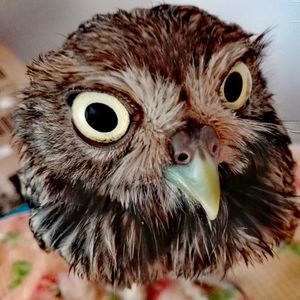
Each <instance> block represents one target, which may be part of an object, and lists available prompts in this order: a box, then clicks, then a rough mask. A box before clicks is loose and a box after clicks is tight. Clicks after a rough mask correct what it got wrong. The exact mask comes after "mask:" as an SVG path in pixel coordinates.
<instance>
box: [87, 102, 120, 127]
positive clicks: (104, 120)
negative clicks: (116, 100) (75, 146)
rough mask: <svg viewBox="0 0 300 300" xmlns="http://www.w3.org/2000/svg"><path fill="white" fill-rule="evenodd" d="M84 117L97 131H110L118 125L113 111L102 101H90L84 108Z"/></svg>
mask: <svg viewBox="0 0 300 300" xmlns="http://www.w3.org/2000/svg"><path fill="white" fill-rule="evenodd" d="M85 119H86V121H87V122H88V124H89V125H90V126H91V127H92V128H94V129H95V130H97V131H100V132H110V131H112V130H114V129H115V128H116V127H117V125H118V117H117V115H116V113H115V111H114V110H113V109H112V108H111V107H109V106H108V105H105V104H103V103H92V104H90V105H89V106H88V107H87V108H86V110H85Z"/></svg>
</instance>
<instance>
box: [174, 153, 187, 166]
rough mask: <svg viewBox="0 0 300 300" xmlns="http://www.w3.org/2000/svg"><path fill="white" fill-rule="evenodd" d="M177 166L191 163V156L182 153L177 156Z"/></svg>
mask: <svg viewBox="0 0 300 300" xmlns="http://www.w3.org/2000/svg"><path fill="white" fill-rule="evenodd" d="M175 161H176V163H177V164H187V163H188V162H189V161H190V156H189V154H188V153H186V152H181V153H179V154H177V155H176V156H175Z"/></svg>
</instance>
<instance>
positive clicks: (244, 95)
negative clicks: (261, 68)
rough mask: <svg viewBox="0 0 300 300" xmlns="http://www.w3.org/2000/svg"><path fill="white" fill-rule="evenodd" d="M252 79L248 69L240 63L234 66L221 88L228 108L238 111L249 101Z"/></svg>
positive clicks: (222, 96)
mask: <svg viewBox="0 0 300 300" xmlns="http://www.w3.org/2000/svg"><path fill="white" fill-rule="evenodd" d="M251 91H252V77H251V73H250V71H249V69H248V67H247V66H246V65H245V64H244V63H242V62H239V63H237V64H236V65H234V66H233V68H232V69H231V70H230V72H229V74H228V75H227V76H226V78H225V80H224V81H223V83H222V86H221V91H220V93H221V98H222V100H223V101H224V103H225V105H226V107H228V108H231V109H234V110H237V109H239V108H241V107H242V106H243V105H244V104H245V103H246V101H247V100H248V99H249V97H250V95H251Z"/></svg>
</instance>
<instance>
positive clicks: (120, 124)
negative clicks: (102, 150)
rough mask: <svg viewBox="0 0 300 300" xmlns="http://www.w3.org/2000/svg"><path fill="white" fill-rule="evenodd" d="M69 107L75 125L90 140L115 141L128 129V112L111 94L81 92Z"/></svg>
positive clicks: (100, 141) (99, 141)
mask: <svg viewBox="0 0 300 300" xmlns="http://www.w3.org/2000/svg"><path fill="white" fill-rule="evenodd" d="M71 108H72V120H73V123H74V125H75V127H76V128H77V130H78V131H79V132H80V133H81V134H82V135H83V136H85V137H86V138H88V139H90V140H92V141H95V142H98V143H105V144H106V143H111V142H115V141H117V140H119V139H120V138H121V137H123V136H124V135H125V133H126V132H127V130H128V127H129V123H130V117H129V113H128V111H127V109H126V108H125V106H124V105H123V104H122V103H121V102H120V101H119V100H118V99H117V98H116V97H114V96H112V95H109V94H105V93H98V92H82V93H80V94H78V95H77V96H76V97H75V98H74V100H73V102H72V107H71Z"/></svg>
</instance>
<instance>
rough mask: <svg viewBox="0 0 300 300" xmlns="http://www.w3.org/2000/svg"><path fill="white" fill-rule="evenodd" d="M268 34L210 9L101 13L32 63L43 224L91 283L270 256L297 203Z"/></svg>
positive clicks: (33, 174)
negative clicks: (271, 82) (270, 75)
mask: <svg viewBox="0 0 300 300" xmlns="http://www.w3.org/2000/svg"><path fill="white" fill-rule="evenodd" d="M263 37H264V35H263V34H262V35H260V36H254V35H252V34H249V33H247V32H245V31H243V30H242V29H241V27H239V26H238V25H236V24H226V23H224V22H222V21H220V20H219V19H218V18H216V17H214V16H212V15H209V14H208V13H206V12H205V11H202V10H200V9H198V8H196V7H190V6H169V5H161V6H157V7H154V8H152V9H136V10H133V11H131V12H126V11H121V10H120V11H118V12H117V13H115V14H107V15H102V14H98V15H96V16H95V17H94V18H93V19H91V20H89V21H87V22H85V23H83V24H81V25H80V26H79V28H78V30H77V31H76V32H74V33H73V34H71V35H70V36H69V37H68V38H67V39H66V41H65V43H64V44H63V46H62V47H61V48H60V49H58V50H56V51H52V52H48V53H46V54H44V55H41V56H40V57H39V59H37V60H35V61H34V62H33V63H32V65H31V66H29V70H28V75H29V77H30V85H29V86H28V87H27V88H26V89H25V90H24V92H23V100H22V101H21V102H20V104H19V106H18V108H17V110H16V114H15V123H16V130H15V141H16V144H17V145H18V146H19V149H20V164H21V169H20V178H21V181H22V187H23V194H24V196H25V198H26V199H27V201H28V203H29V205H30V207H31V220H30V226H31V229H32V231H33V233H34V235H35V237H36V238H37V240H38V241H39V242H40V245H41V247H42V248H43V249H45V250H47V251H53V250H57V251H58V252H59V253H60V255H62V256H63V257H64V258H65V260H66V261H67V262H68V263H69V264H70V266H71V267H72V268H73V269H74V270H75V271H76V272H77V273H79V274H81V275H83V276H86V277H87V278H88V279H91V280H97V281H102V282H108V283H112V284H115V285H120V286H122V285H130V284H132V283H133V282H135V283H141V284H143V283H148V282H150V281H152V280H155V279H157V278H162V277H164V276H168V275H172V276H176V277H184V278H188V279H193V278H197V277H198V276H200V275H201V276H202V275H206V274H210V273H214V272H219V271H221V272H225V271H226V270H227V269H228V268H229V267H231V266H232V265H233V263H234V262H236V261H239V260H244V261H245V262H246V263H247V262H249V261H252V260H261V259H262V258H263V257H265V256H266V255H268V254H270V255H272V249H273V246H274V245H277V244H278V243H279V242H280V241H281V240H288V239H290V238H291V236H292V234H293V231H294V228H295V226H296V218H297V216H298V210H297V207H296V204H295V202H294V195H295V190H294V187H293V177H294V175H293V172H294V161H293V159H292V156H291V153H290V151H289V149H288V145H289V144H290V139H289V137H288V136H287V133H286V130H285V128H284V127H283V125H282V122H281V121H280V119H279V118H278V116H277V114H276V111H275V110H274V107H273V97H272V94H271V92H270V91H269V90H268V86H267V83H266V80H265V78H264V76H263V75H262V68H261V60H262V52H263V49H264V47H265V42H264V38H263Z"/></svg>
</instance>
